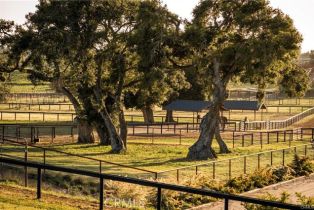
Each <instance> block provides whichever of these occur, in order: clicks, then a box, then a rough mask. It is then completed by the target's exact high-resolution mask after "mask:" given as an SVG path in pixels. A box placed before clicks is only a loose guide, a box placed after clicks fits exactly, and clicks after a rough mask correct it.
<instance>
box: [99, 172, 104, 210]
mask: <svg viewBox="0 0 314 210" xmlns="http://www.w3.org/2000/svg"><path fill="white" fill-rule="evenodd" d="M99 209H100V210H103V209H104V179H103V178H102V177H101V176H100V179H99Z"/></svg>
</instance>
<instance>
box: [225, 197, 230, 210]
mask: <svg viewBox="0 0 314 210" xmlns="http://www.w3.org/2000/svg"><path fill="white" fill-rule="evenodd" d="M224 210H229V199H228V198H225V205H224Z"/></svg>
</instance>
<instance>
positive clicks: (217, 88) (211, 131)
mask: <svg viewBox="0 0 314 210" xmlns="http://www.w3.org/2000/svg"><path fill="white" fill-rule="evenodd" d="M221 76H222V75H221V73H220V71H219V63H218V62H216V61H215V60H214V69H213V87H214V91H213V99H212V104H211V107H210V110H209V112H208V113H207V114H206V115H205V116H204V117H203V119H202V121H201V124H200V136H199V138H198V140H197V141H196V142H195V143H194V144H193V145H192V146H191V147H190V148H189V153H188V155H187V158H188V159H191V160H206V159H208V158H210V159H213V158H215V157H216V154H215V152H214V150H213V149H212V143H213V139H214V136H215V137H216V140H217V142H218V145H219V148H220V152H221V153H227V152H229V150H228V147H227V145H226V144H225V142H224V141H223V139H222V138H221V135H220V128H219V123H220V116H219V112H220V108H221V107H222V105H223V102H224V100H225V98H226V85H227V84H226V83H227V82H225V81H222V79H221Z"/></svg>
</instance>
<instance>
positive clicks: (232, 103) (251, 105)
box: [163, 100, 267, 123]
mask: <svg viewBox="0 0 314 210" xmlns="http://www.w3.org/2000/svg"><path fill="white" fill-rule="evenodd" d="M210 107H211V102H210V101H198V100H175V101H173V102H171V103H170V104H168V105H166V106H164V107H163V110H167V111H170V112H174V111H183V112H193V123H194V118H195V113H196V116H198V114H199V112H202V111H205V110H209V109H210ZM264 109H267V107H266V105H265V104H264V103H260V102H258V101H244V100H227V101H225V102H224V104H223V106H222V107H221V108H220V111H221V114H222V115H223V113H224V112H226V111H227V112H229V120H230V112H231V111H234V110H237V111H252V112H254V120H256V114H257V112H258V111H261V119H263V110H264Z"/></svg>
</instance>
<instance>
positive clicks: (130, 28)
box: [0, 0, 308, 160]
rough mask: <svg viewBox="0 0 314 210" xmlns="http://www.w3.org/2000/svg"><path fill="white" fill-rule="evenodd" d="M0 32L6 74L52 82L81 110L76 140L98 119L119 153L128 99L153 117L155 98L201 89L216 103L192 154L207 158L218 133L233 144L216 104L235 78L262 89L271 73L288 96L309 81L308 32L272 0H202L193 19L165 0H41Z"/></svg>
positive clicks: (86, 138)
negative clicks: (303, 57)
mask: <svg viewBox="0 0 314 210" xmlns="http://www.w3.org/2000/svg"><path fill="white" fill-rule="evenodd" d="M60 11H62V13H63V14H64V15H63V16H62V17H59V16H58V15H56V14H57V13H58V14H59V13H60ZM0 32H1V35H0V39H1V63H0V69H1V72H2V77H3V78H4V79H5V78H6V74H8V73H10V72H13V71H15V70H20V71H23V72H27V73H29V74H30V76H29V78H30V79H31V80H32V81H33V82H34V83H36V82H42V81H45V82H51V83H53V84H54V88H55V89H56V90H58V91H60V92H63V93H64V94H65V95H67V96H68V98H69V100H70V101H71V103H72V104H73V106H74V109H75V111H76V113H77V114H78V117H77V122H78V124H79V126H78V127H79V131H78V134H79V135H78V139H79V142H93V141H94V137H93V135H92V131H93V130H94V129H95V130H96V131H97V133H98V136H99V138H100V139H101V143H102V144H105V145H108V144H109V145H111V148H112V152H114V153H120V152H124V151H125V150H126V139H127V127H126V123H125V118H124V113H123V112H124V111H123V110H124V109H123V107H124V106H125V107H136V108H139V109H142V110H143V112H144V113H145V114H144V116H145V120H146V121H152V119H151V116H152V115H151V113H152V112H151V108H152V106H154V105H162V104H164V103H168V102H169V101H171V99H172V98H177V97H178V96H179V94H180V91H181V93H182V92H184V91H185V92H186V93H187V92H188V91H192V92H190V93H189V94H190V95H195V92H194V93H193V91H196V90H201V91H198V93H200V94H202V95H203V96H202V97H203V98H204V97H207V98H208V99H210V100H211V101H212V107H211V109H210V111H209V112H208V113H207V114H206V115H205V116H204V117H203V120H202V122H201V133H200V136H199V138H198V140H197V142H196V143H195V144H194V145H193V146H191V148H190V150H189V152H188V155H187V157H188V159H192V160H193V159H207V158H214V157H216V153H215V152H214V150H213V149H212V142H213V139H214V136H215V137H216V138H215V139H216V140H217V141H218V143H219V147H220V152H221V153H226V152H229V149H228V148H227V145H226V144H225V143H224V141H223V139H222V138H221V136H220V133H219V110H220V107H221V105H222V103H223V101H224V100H225V99H226V98H227V94H226V93H227V92H226V87H227V85H228V84H229V83H230V82H231V81H233V80H234V79H236V78H237V79H240V80H241V81H243V82H250V83H252V84H254V85H256V86H258V87H259V89H260V97H259V98H260V99H262V98H263V97H262V96H263V91H264V89H265V88H266V85H267V84H269V83H278V84H281V85H282V88H283V89H284V90H285V91H287V92H288V93H289V95H291V96H292V95H302V94H303V93H304V91H305V90H306V89H307V82H308V81H307V77H306V72H305V71H304V70H303V69H302V68H299V67H298V66H297V65H296V63H295V62H296V59H297V57H298V55H299V48H300V42H301V40H302V38H301V36H300V34H299V33H298V32H297V30H296V29H295V28H294V26H293V22H292V20H291V19H290V18H289V17H288V16H287V15H285V14H283V13H282V12H281V11H279V10H277V9H273V8H271V7H270V5H269V2H268V1H266V0H254V1H251V0H250V1H249V0H247V1H241V2H239V1H225V0H219V1H215V2H212V1H209V0H205V1H201V2H200V3H199V4H198V5H197V6H196V7H195V9H194V11H193V19H192V20H191V21H181V20H180V18H179V17H178V16H177V15H175V14H173V13H171V12H170V11H169V10H168V9H167V8H166V7H164V6H162V5H161V3H160V2H159V1H132V0H130V1H79V2H74V1H40V3H39V4H38V6H37V10H36V12H35V13H34V14H29V15H28V16H27V23H26V24H25V25H23V26H16V25H14V23H13V22H9V21H4V20H1V22H0ZM193 85H194V87H193ZM182 95H184V94H183V93H182Z"/></svg>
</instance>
